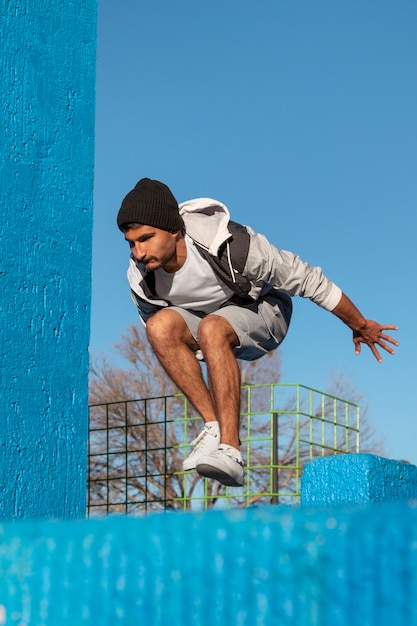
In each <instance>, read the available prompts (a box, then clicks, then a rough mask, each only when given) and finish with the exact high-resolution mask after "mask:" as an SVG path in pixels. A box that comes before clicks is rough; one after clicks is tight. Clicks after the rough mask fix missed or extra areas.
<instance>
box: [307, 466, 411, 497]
mask: <svg viewBox="0 0 417 626" xmlns="http://www.w3.org/2000/svg"><path fill="white" fill-rule="evenodd" d="M412 498H416V499H417V467H416V466H415V465H410V464H408V463H404V462H402V461H394V460H391V459H385V458H383V457H380V456H375V455H373V454H348V455H335V456H327V457H319V458H316V459H314V460H313V461H310V462H309V463H307V465H306V466H305V468H304V472H303V476H302V480H301V504H302V505H305V506H327V505H329V504H344V503H346V504H352V503H354V504H359V503H368V502H393V501H396V500H409V499H412Z"/></svg>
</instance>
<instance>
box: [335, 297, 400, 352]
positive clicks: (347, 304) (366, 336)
mask: <svg viewBox="0 0 417 626" xmlns="http://www.w3.org/2000/svg"><path fill="white" fill-rule="evenodd" d="M332 313H334V315H336V316H337V317H338V318H339V319H341V320H342V322H344V323H345V324H346V325H347V326H349V328H351V329H352V331H353V343H354V344H355V354H359V353H360V351H361V343H365V344H366V345H367V346H369V348H370V349H371V351H372V354H373V355H374V357H375V358H376V360H377V361H379V362H381V361H382V358H381V355H380V354H379V351H378V348H377V346H380V347H381V348H383V349H384V350H386V351H387V352H389V353H390V354H395V350H394V349H393V348H391V346H390V345H389V344H390V343H392V344H393V345H394V346H398V341H396V340H395V339H393V338H392V337H390V336H389V335H386V334H385V332H384V331H386V330H398V326H392V325H382V324H378V322H374V321H373V320H367V319H366V318H364V316H363V315H362V313H361V312H360V311H359V310H358V309H357V308H356V306H355V305H354V304H353V302H352V301H351V300H349V298H348V297H347V296H346V295H345V294H344V293H343V294H342V297H341V299H340V301H339V303H338V304H337V305H336V306H335V308H334V309H333V310H332ZM387 342H388V343H387Z"/></svg>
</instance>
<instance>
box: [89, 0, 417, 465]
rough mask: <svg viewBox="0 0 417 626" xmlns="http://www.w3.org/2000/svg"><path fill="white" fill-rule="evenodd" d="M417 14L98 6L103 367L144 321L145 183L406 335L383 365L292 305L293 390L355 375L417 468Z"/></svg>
mask: <svg viewBox="0 0 417 626" xmlns="http://www.w3.org/2000/svg"><path fill="white" fill-rule="evenodd" d="M416 33H417V3H416V2H414V1H411V0H398V1H394V0H391V1H387V0H373V1H370V0H350V1H349V2H337V1H335V0H299V1H297V2H289V1H284V0H261V1H259V2H253V0H251V1H249V0H210V2H202V1H200V0H175V1H174V0H153V1H152V2H151V1H150V0H148V1H145V0H143V1H140V0H120V1H119V2H117V3H116V2H109V1H106V0H99V28H98V62H97V105H96V106H97V115H96V120H97V121H96V166H95V172H96V175H95V227H94V248H93V303H92V334H91V352H92V355H93V356H94V355H95V356H97V355H100V354H104V355H107V356H109V357H112V354H113V345H114V344H115V343H116V342H117V341H118V339H119V336H120V333H121V332H123V331H124V330H125V328H126V327H127V326H128V325H129V324H131V323H134V322H136V321H137V315H136V311H135V309H134V306H133V304H132V302H131V300H130V296H129V290H128V285H127V282H126V279H125V271H126V267H127V263H128V248H127V245H126V244H125V242H124V241H123V237H122V235H121V234H120V233H119V232H118V230H117V227H116V222H115V219H116V213H117V211H118V209H119V206H120V203H121V200H122V198H123V197H124V195H125V194H126V193H127V192H128V191H129V190H130V189H131V188H132V187H133V186H134V185H135V184H136V182H137V180H139V179H140V178H142V177H144V176H147V177H150V178H156V179H159V180H162V181H163V182H165V183H166V184H168V185H169V186H170V188H171V189H172V191H173V193H174V195H175V196H176V197H177V199H178V201H184V200H186V199H190V198H192V197H197V196H209V197H213V198H216V199H219V200H221V201H222V202H224V203H225V204H226V205H227V206H228V207H229V209H230V211H231V213H232V216H233V218H234V219H235V220H236V221H240V222H242V223H244V224H249V225H251V226H252V227H253V228H254V229H256V230H258V231H259V232H262V233H264V234H266V235H267V236H268V237H269V239H270V241H271V242H272V243H273V244H275V245H277V246H278V247H280V248H284V249H289V250H292V251H293V252H297V253H298V254H299V255H300V256H301V257H302V258H303V259H304V260H306V261H309V262H310V263H312V264H315V265H321V266H322V268H323V269H324V271H325V273H326V274H327V275H328V276H329V277H330V278H332V279H333V280H334V281H335V282H337V283H338V284H339V285H340V286H341V287H342V289H343V290H344V291H345V292H346V293H347V294H348V295H349V296H350V297H351V299H352V300H353V301H354V302H355V303H356V304H357V306H358V307H359V308H360V309H361V310H362V312H363V313H364V315H365V316H366V317H369V318H373V319H376V320H378V321H379V322H381V323H387V324H397V325H398V326H399V328H400V329H399V331H398V332H397V333H396V337H397V339H398V340H399V341H400V342H401V345H400V347H399V348H398V350H397V355H396V356H395V357H391V356H389V355H388V354H387V355H386V356H384V361H383V363H382V364H378V363H377V361H376V360H374V357H373V356H372V355H371V352H370V351H369V350H367V349H363V351H362V354H361V355H360V356H359V357H358V356H355V355H354V350H353V344H352V342H351V333H350V331H349V329H348V328H347V327H345V326H344V325H343V324H342V323H341V322H340V321H339V320H338V319H336V318H335V317H334V316H333V315H331V314H330V313H327V312H326V311H324V310H322V309H320V308H319V307H317V306H316V305H314V304H313V303H311V302H310V301H305V300H302V299H301V298H296V299H294V308H295V311H294V316H293V321H292V325H291V329H290V332H289V335H288V337H287V338H286V340H285V342H284V344H283V347H282V357H283V381H285V382H298V383H303V384H305V385H308V386H312V387H315V388H317V389H320V390H325V388H326V386H327V384H328V380H329V376H330V374H331V373H332V372H335V373H338V372H343V373H344V374H345V375H346V376H351V380H352V382H353V384H354V385H355V386H356V387H357V388H358V389H359V390H360V391H362V392H363V393H364V394H365V397H366V401H367V403H368V404H369V412H368V414H369V416H370V417H371V419H372V421H373V422H374V424H375V425H376V426H377V429H378V432H379V433H380V434H382V435H385V437H386V448H387V452H388V455H389V456H390V457H392V458H402V459H407V460H409V461H410V462H412V463H415V464H417V395H416V389H417V380H416V371H417V368H416V355H417V338H416V337H417V334H416V322H415V320H416V295H415V284H416V269H417V268H416V265H417V264H416V258H415V248H416V232H417V229H416V226H417V218H416V174H417V36H416Z"/></svg>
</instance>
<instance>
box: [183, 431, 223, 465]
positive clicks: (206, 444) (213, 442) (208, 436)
mask: <svg viewBox="0 0 417 626" xmlns="http://www.w3.org/2000/svg"><path fill="white" fill-rule="evenodd" d="M219 443H220V427H219V422H206V424H205V426H204V429H203V430H202V431H201V433H200V434H199V435H198V437H197V439H194V441H192V442H191V445H192V446H195V448H194V450H193V451H192V452H191V454H189V455H188V456H187V458H186V459H184V461H183V463H182V469H183V470H184V472H188V470H193V469H195V466H196V463H197V461H198V459H199V458H200V457H201V456H206V455H208V454H212V453H213V452H215V451H216V450H217V448H218V447H219Z"/></svg>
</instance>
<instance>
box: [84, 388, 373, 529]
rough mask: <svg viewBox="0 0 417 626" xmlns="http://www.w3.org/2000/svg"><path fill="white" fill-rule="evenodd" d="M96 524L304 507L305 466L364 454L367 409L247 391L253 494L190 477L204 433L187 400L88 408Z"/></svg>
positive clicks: (248, 485)
mask: <svg viewBox="0 0 417 626" xmlns="http://www.w3.org/2000/svg"><path fill="white" fill-rule="evenodd" d="M89 419H90V426H89V454H88V463H89V466H88V494H87V509H88V514H89V516H90V517H92V516H101V515H109V514H125V515H126V514H129V515H132V514H144V513H146V512H149V511H163V510H167V509H177V510H193V511H198V510H206V509H212V508H216V509H224V508H229V507H246V506H254V505H257V504H266V503H269V504H297V503H298V501H299V496H300V479H301V474H302V471H303V467H304V464H305V463H306V462H307V461H308V460H310V459H312V458H314V457H316V456H326V455H330V454H348V453H351V452H359V425H360V410H359V406H358V405H356V404H354V403H352V402H349V401H347V400H343V399H341V398H337V397H335V396H332V395H330V394H327V393H323V392H321V391H317V390H315V389H312V388H310V387H306V386H304V385H300V384H285V383H271V384H264V385H248V386H244V387H242V390H241V441H242V446H241V451H242V455H243V457H244V459H245V485H244V486H243V487H240V488H230V487H224V486H223V485H220V484H219V483H218V482H217V481H213V480H209V479H206V478H202V477H201V476H199V475H198V474H197V473H196V472H195V471H192V472H184V471H182V461H183V459H184V458H185V457H186V456H188V454H189V453H190V451H191V449H192V448H191V446H190V443H191V441H192V440H193V439H194V438H195V437H196V436H197V435H198V433H199V432H200V431H201V429H202V426H203V423H202V420H201V418H200V417H199V416H198V415H197V414H196V412H195V410H194V408H193V407H192V406H191V405H190V404H189V403H188V401H187V399H186V397H185V396H183V395H181V394H177V395H172V396H160V397H155V398H144V399H135V400H125V401H121V402H111V403H106V404H96V405H91V406H90V407H89Z"/></svg>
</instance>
